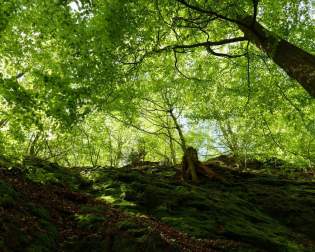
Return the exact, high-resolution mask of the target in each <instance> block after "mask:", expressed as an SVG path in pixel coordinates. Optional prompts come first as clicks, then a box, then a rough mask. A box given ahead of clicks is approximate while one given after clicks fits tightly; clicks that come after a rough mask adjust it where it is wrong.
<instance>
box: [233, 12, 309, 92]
mask: <svg viewBox="0 0 315 252" xmlns="http://www.w3.org/2000/svg"><path fill="white" fill-rule="evenodd" d="M242 23H244V24H246V25H240V24H239V25H238V26H239V28H240V29H241V30H242V31H243V32H244V34H245V37H246V38H247V39H248V40H249V41H250V42H252V43H253V44H255V45H256V46H257V47H258V48H260V49H262V50H263V51H264V52H265V53H267V55H268V56H269V57H270V58H271V59H272V60H273V61H274V62H275V63H276V64H277V65H278V66H280V67H281V68H282V69H283V70H284V71H285V72H286V73H287V74H288V75H289V76H290V77H291V78H293V79H295V80H297V81H298V82H299V83H300V84H301V85H302V86H303V88H304V89H305V90H306V91H307V92H308V93H309V94H310V95H311V96H312V97H315V55H312V54H310V53H308V52H306V51H304V50H303V49H301V48H299V47H297V46H295V45H293V44H291V43H290V42H288V41H286V40H284V39H282V38H280V37H279V36H277V35H276V34H274V33H272V32H271V31H269V30H267V29H266V28H265V27H263V26H262V25H261V24H260V23H258V22H255V24H252V23H253V18H252V17H249V16H248V17H246V18H245V19H243V22H242Z"/></svg>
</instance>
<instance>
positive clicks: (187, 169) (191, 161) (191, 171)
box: [170, 109, 199, 183]
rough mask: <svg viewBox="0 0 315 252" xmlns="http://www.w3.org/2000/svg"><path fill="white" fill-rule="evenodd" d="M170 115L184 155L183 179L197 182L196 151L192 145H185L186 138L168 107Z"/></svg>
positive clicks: (197, 162) (197, 163)
mask: <svg viewBox="0 0 315 252" xmlns="http://www.w3.org/2000/svg"><path fill="white" fill-rule="evenodd" d="M170 116H171V118H172V120H173V122H174V125H175V128H176V130H177V132H178V135H179V138H180V142H181V148H182V150H183V153H184V156H183V162H182V165H183V176H184V178H185V179H189V178H191V180H192V182H194V183H198V180H199V179H198V176H197V171H196V170H197V168H198V165H199V161H198V155H197V151H196V150H195V149H194V148H192V147H187V145H186V140H185V137H184V134H183V131H182V128H181V126H180V125H179V123H178V122H177V118H176V116H175V115H174V112H173V110H172V109H170Z"/></svg>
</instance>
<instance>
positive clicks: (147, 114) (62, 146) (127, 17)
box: [0, 0, 315, 168]
mask: <svg viewBox="0 0 315 252" xmlns="http://www.w3.org/2000/svg"><path fill="white" fill-rule="evenodd" d="M314 26H315V19H314V16H312V10H311V2H310V1H308V0H302V1H297V0H294V1H292V0H280V1H274V0H261V1H258V0H244V1H236V0H226V1H217V0H210V1H205V0H174V1H168V0H153V1H144V0H120V1H117V0H81V1H80V0H74V1H67V0H54V1H48V0H32V1H29V0H9V1H6V0H0V41H1V43H0V154H1V155H4V156H8V157H11V158H16V159H21V158H22V157H24V156H36V157H40V158H43V159H46V160H50V161H54V162H59V163H61V164H64V165H72V166H79V165H92V166H96V165H108V166H121V165H124V164H127V163H129V162H133V161H136V160H137V159H139V160H140V159H141V160H152V161H163V162H170V163H172V164H176V163H179V162H180V161H181V157H182V154H183V151H184V150H185V148H187V147H188V146H193V147H194V148H196V149H197V150H198V155H199V156H200V159H208V158H210V157H213V156H216V155H220V154H227V155H232V156H234V157H235V158H236V159H237V160H239V161H240V162H242V161H243V160H247V159H254V158H257V159H263V160H266V159H270V158H274V157H277V158H281V159H283V160H286V161H287V162H289V163H293V164H298V165H300V167H309V168H313V166H314V163H315V118H314V114H315V100H314V97H315V29H314V28H315V27H314ZM245 163H246V162H245Z"/></svg>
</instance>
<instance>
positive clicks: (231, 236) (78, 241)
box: [0, 160, 315, 252]
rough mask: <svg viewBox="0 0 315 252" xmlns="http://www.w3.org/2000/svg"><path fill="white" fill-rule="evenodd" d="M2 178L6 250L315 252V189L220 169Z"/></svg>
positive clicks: (41, 171)
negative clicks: (187, 175) (199, 173)
mask: <svg viewBox="0 0 315 252" xmlns="http://www.w3.org/2000/svg"><path fill="white" fill-rule="evenodd" d="M212 168H213V169H214V170H215V172H217V173H218V174H220V176H222V177H224V178H225V181H224V182H222V181H219V180H209V179H205V180H203V181H201V182H200V183H199V184H197V185H194V184H191V183H187V182H183V181H181V180H179V179H178V176H176V169H175V168H174V167H163V166H156V165H155V166H152V167H150V166H147V167H138V169H136V168H133V167H125V168H105V167H98V168H88V167H85V168H63V167H60V166H57V165H56V164H50V163H47V162H41V161H39V160H37V161H35V160H28V161H27V162H25V163H24V164H23V165H22V166H21V167H20V168H17V167H15V168H12V169H11V170H8V169H5V168H2V170H1V172H0V220H1V222H0V251H149V250H150V251H181V250H183V251H292V252H293V251H296V252H300V251H309V252H311V251H315V228H314V227H315V183H314V182H312V181H306V180H297V179H294V180H293V179H288V178H284V177H279V176H271V175H264V174H260V175H257V174H253V173H243V172H238V171H232V170H226V169H223V168H220V167H217V168H216V167H212Z"/></svg>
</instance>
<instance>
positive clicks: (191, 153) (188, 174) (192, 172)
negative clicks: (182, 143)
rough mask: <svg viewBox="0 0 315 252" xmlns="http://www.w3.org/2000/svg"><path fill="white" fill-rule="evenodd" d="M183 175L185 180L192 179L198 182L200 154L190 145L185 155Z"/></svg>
mask: <svg viewBox="0 0 315 252" xmlns="http://www.w3.org/2000/svg"><path fill="white" fill-rule="evenodd" d="M182 165H183V177H184V179H185V180H190V179H191V181H192V182H194V183H198V176H197V172H196V170H197V168H198V166H199V160H198V154H197V151H196V150H195V149H194V148H193V147H188V148H187V149H186V151H185V153H184V156H183V163H182Z"/></svg>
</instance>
